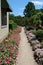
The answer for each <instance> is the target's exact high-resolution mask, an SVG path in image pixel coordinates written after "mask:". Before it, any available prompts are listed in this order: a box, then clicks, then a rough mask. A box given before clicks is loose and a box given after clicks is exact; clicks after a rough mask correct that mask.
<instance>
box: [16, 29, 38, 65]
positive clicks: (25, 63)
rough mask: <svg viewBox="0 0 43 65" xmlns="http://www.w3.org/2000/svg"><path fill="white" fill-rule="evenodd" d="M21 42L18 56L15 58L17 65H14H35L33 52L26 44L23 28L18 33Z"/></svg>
mask: <svg viewBox="0 0 43 65" xmlns="http://www.w3.org/2000/svg"><path fill="white" fill-rule="evenodd" d="M20 36H21V41H20V45H19V54H18V57H17V60H18V63H16V65H37V63H36V62H35V60H34V58H33V51H32V49H31V47H30V44H29V43H28V40H27V37H26V34H25V32H24V28H22V31H21V33H20Z"/></svg>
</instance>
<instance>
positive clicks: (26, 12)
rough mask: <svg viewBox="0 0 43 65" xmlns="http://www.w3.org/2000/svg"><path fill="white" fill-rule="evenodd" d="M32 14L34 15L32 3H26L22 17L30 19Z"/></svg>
mask: <svg viewBox="0 0 43 65" xmlns="http://www.w3.org/2000/svg"><path fill="white" fill-rule="evenodd" d="M33 14H35V5H34V3H32V2H28V4H27V5H26V7H25V9H24V15H25V16H26V17H31V16H32V15H33Z"/></svg>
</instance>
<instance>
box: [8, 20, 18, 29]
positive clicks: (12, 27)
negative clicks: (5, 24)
mask: <svg viewBox="0 0 43 65" xmlns="http://www.w3.org/2000/svg"><path fill="white" fill-rule="evenodd" d="M15 28H17V24H16V23H15V22H14V21H13V20H10V23H9V29H12V30H13V29H15Z"/></svg>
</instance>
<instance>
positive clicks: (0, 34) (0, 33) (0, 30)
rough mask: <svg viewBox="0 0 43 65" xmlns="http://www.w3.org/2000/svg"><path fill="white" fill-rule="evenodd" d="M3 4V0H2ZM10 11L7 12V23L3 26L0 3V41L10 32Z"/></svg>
mask: <svg viewBox="0 0 43 65" xmlns="http://www.w3.org/2000/svg"><path fill="white" fill-rule="evenodd" d="M0 4H1V0H0ZM8 22H9V13H8V12H7V25H6V26H1V5H0V42H1V41H2V40H3V39H5V38H6V37H7V35H8V32H9V23H8Z"/></svg>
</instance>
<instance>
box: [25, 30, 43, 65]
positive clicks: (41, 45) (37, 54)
mask: <svg viewBox="0 0 43 65" xmlns="http://www.w3.org/2000/svg"><path fill="white" fill-rule="evenodd" d="M32 32H33V30H30V31H27V30H26V29H25V33H26V35H27V38H28V41H29V42H30V45H31V46H32V50H33V51H34V54H33V55H34V59H35V61H36V62H37V63H38V64H40V65H43V41H42V42H40V41H38V39H37V37H36V35H35V34H33V33H32ZM35 33H36V32H35ZM36 34H37V35H38V37H40V39H41V38H42V37H43V36H42V37H41V35H42V34H43V31H42V30H39V31H38V32H37V33H36Z"/></svg>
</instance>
